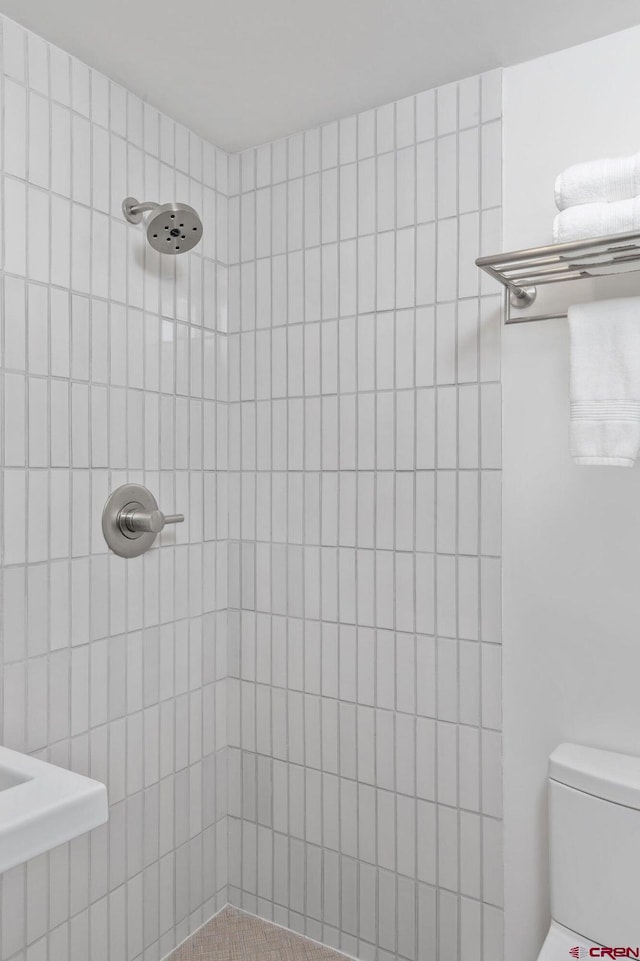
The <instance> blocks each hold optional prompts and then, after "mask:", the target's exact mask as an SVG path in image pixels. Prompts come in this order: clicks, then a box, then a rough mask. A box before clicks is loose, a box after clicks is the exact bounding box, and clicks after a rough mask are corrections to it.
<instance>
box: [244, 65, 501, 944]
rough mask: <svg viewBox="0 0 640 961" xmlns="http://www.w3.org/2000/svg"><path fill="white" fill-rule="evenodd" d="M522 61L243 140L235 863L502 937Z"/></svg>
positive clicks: (298, 912)
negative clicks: (512, 245)
mask: <svg viewBox="0 0 640 961" xmlns="http://www.w3.org/2000/svg"><path fill="white" fill-rule="evenodd" d="M500 113H501V77H500V74H499V72H498V73H492V74H488V75H485V76H482V77H479V78H472V79H469V80H466V81H464V82H461V83H460V84H453V85H449V86H446V87H443V88H441V89H438V90H437V91H431V92H429V93H425V94H423V95H420V96H417V97H415V98H413V97H412V98H409V99H407V100H403V101H401V102H399V103H396V104H395V105H394V104H392V105H389V106H385V107H381V108H379V109H377V110H375V111H371V112H367V113H364V114H361V115H359V116H358V117H352V118H349V119H346V120H343V121H341V122H340V123H332V124H328V125H327V126H324V127H322V128H321V129H316V130H310V131H307V132H306V133H304V134H300V135H297V136H293V137H290V138H288V139H286V140H281V141H278V142H277V143H273V144H271V145H267V146H264V147H260V148H258V149H256V150H249V151H247V152H245V153H243V154H242V155H241V157H240V158H238V162H237V163H236V158H232V164H231V166H230V185H229V190H230V201H229V228H230V229H229V237H230V246H229V261H230V265H231V266H230V272H229V318H230V321H229V325H230V332H229V344H228V346H229V378H230V381H229V385H230V386H229V390H230V394H229V400H230V406H229V470H230V474H229V478H230V483H229V492H230V531H229V535H230V545H229V548H230V554H229V562H230V582H229V584H230V598H229V605H230V617H229V629H230V647H229V651H230V664H229V673H230V680H229V687H228V696H229V706H230V711H229V745H230V748H229V814H230V821H229V832H230V833H229V842H230V844H229V882H230V888H229V890H230V900H231V901H232V902H233V903H234V904H237V905H239V906H242V907H244V908H247V909H249V910H250V911H254V912H257V913H259V914H261V915H264V916H265V917H268V918H274V919H275V920H276V921H278V922H280V923H282V924H285V925H288V926H290V927H292V928H294V929H296V930H299V931H302V932H305V933H307V934H309V935H311V936H312V937H314V938H317V939H319V940H321V941H325V942H327V943H329V944H331V945H335V946H337V947H340V948H342V949H343V950H346V951H347V952H349V953H351V954H353V955H356V956H357V957H359V958H363V959H374V958H377V959H386V961H391V959H395V958H403V959H409V961H414V959H420V961H432V959H436V958H438V959H439V961H454V959H463V961H471V959H473V961H476V959H483V961H498V959H499V958H500V957H501V952H502V949H501V907H500V906H501V901H502V881H501V864H502V855H501V777H500V723H501V719H500V704H501V697H500V595H499V589H500V557H499V554H500V459H501V452H500V366H499V336H500V305H499V299H498V297H496V295H495V287H494V286H492V285H490V284H488V285H487V286H486V287H485V285H484V283H483V282H482V281H481V279H480V277H479V274H478V271H477V270H476V268H475V265H474V260H475V257H476V256H477V255H478V253H479V251H480V250H481V249H485V250H489V249H494V248H496V249H498V247H499V243H500V236H499V234H500V219H501V211H500V204H501V122H500Z"/></svg>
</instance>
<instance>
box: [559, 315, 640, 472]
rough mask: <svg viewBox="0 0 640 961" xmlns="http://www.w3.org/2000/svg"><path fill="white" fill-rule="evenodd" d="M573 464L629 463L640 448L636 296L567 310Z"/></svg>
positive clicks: (639, 334) (639, 318)
mask: <svg viewBox="0 0 640 961" xmlns="http://www.w3.org/2000/svg"><path fill="white" fill-rule="evenodd" d="M569 331H570V335H571V374H570V389H569V396H570V402H571V423H570V447H571V455H572V457H573V459H574V461H575V462H576V464H609V465H613V466H619V467H631V465H632V464H633V462H634V460H635V458H636V457H637V455H638V451H640V297H621V298H618V299H616V300H601V301H597V302H595V303H591V304H578V305H576V306H574V307H570V308H569Z"/></svg>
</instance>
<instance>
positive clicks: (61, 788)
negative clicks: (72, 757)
mask: <svg viewBox="0 0 640 961" xmlns="http://www.w3.org/2000/svg"><path fill="white" fill-rule="evenodd" d="M0 765H2V766H4V767H7V768H9V769H10V770H12V771H15V772H17V773H18V774H20V775H21V776H24V777H25V778H28V780H25V781H24V782H23V783H21V784H18V785H16V786H14V787H9V788H7V789H5V790H3V791H0V872H2V871H8V870H9V869H10V868H12V867H15V866H16V865H18V864H21V863H23V862H25V861H28V860H29V859H30V858H33V857H37V855H39V854H43V853H44V852H45V851H49V850H51V848H54V847H57V846H58V845H59V844H64V843H65V842H66V841H70V840H72V839H73V838H75V837H78V836H79V835H81V834H85V833H86V832H87V831H90V830H92V829H93V828H96V827H99V825H101V824H104V823H105V822H106V821H107V820H108V817H109V809H108V803H107V789H106V787H105V786H104V784H101V783H100V782H99V781H95V780H93V779H92V778H88V777H85V776H84V775H81V774H76V773H75V772H73V771H68V770H66V769H65V768H60V767H56V766H55V765H53V764H49V763H47V762H46V761H41V760H39V759H38V758H33V757H30V756H29V755H26V754H20V753H18V752H17V751H11V750H10V749H9V748H4V747H0Z"/></svg>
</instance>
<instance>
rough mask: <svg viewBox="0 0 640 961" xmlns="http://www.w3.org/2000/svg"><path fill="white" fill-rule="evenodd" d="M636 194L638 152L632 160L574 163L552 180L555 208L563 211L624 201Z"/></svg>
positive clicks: (639, 172)
mask: <svg viewBox="0 0 640 961" xmlns="http://www.w3.org/2000/svg"><path fill="white" fill-rule="evenodd" d="M638 194H640V153H637V154H634V155H633V156H632V157H613V158H605V159H603V160H588V161H587V162H586V163H579V164H574V165H573V166H572V167H568V168H567V169H566V170H564V171H563V172H562V173H561V174H560V175H559V176H558V178H557V179H556V205H557V207H558V210H565V209H566V208H567V207H573V206H574V205H576V204H593V203H597V202H598V201H605V202H611V201H616V200H627V199H628V198H629V197H637V195H638Z"/></svg>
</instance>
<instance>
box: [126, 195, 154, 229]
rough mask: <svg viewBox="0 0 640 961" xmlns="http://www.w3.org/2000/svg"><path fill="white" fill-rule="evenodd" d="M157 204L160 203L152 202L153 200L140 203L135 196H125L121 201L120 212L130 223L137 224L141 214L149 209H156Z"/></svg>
mask: <svg viewBox="0 0 640 961" xmlns="http://www.w3.org/2000/svg"><path fill="white" fill-rule="evenodd" d="M159 206H160V204H156V203H154V202H153V200H145V201H144V202H143V203H140V202H139V201H138V200H136V198H135V197H125V198H124V200H123V201H122V213H123V214H124V217H125V220H128V221H129V223H130V224H139V223H140V221H141V220H142V215H143V214H145V213H147V211H149V210H156V208H157V207H159Z"/></svg>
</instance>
